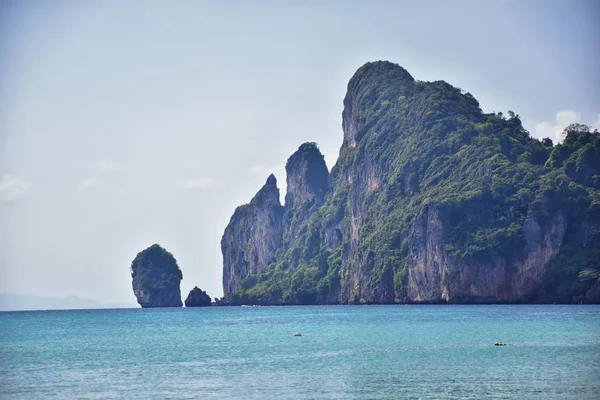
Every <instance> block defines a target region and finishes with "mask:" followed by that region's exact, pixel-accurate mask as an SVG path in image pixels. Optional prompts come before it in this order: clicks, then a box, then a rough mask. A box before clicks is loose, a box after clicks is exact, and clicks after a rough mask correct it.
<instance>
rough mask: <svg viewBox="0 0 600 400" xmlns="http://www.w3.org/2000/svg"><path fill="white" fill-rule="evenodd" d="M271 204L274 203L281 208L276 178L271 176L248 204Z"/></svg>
mask: <svg viewBox="0 0 600 400" xmlns="http://www.w3.org/2000/svg"><path fill="white" fill-rule="evenodd" d="M265 203H268V204H272V203H276V204H277V205H279V206H281V202H280V201H279V188H278V187H277V178H275V175H273V174H271V175H269V177H268V178H267V181H266V182H265V184H264V185H263V187H262V188H260V190H259V191H258V192H257V193H256V194H255V195H254V197H253V198H252V200H251V201H250V204H265Z"/></svg>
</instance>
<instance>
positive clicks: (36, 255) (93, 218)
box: [0, 0, 600, 303]
mask: <svg viewBox="0 0 600 400" xmlns="http://www.w3.org/2000/svg"><path fill="white" fill-rule="evenodd" d="M599 21H600V2H597V1H593V0H590V1H578V0H574V1H552V0H548V1H508V0H505V1H502V0H498V1H491V0H485V1H418V2H417V1H414V2H412V1H368V2H367V1H304V2H286V1H270V2H264V1H224V2H216V1H215V2H200V1H173V2H167V1H131V2H120V1H97V2H91V1H87V2H85V1H82V2H79V1H68V2H67V1H20V2H16V1H15V2H11V1H3V2H1V3H0V292H8V293H15V294H38V295H43V296H66V295H77V296H80V297H87V298H91V299H95V300H100V301H106V302H129V303H135V300H134V297H133V294H132V292H131V279H130V276H129V265H130V263H131V260H132V259H133V258H134V257H135V255H136V253H137V252H138V251H140V250H142V249H143V248H145V247H147V246H149V245H151V244H153V243H155V242H157V243H160V244H162V245H163V246H165V247H166V248H167V249H168V250H169V251H171V252H172V253H173V254H174V255H175V257H176V258H177V260H178V261H179V265H180V267H181V268H182V270H183V275H184V280H183V282H182V295H183V296H184V297H185V296H186V295H187V292H188V291H189V290H190V289H191V288H192V287H193V286H194V285H197V286H200V287H201V288H203V289H206V290H207V291H208V292H209V294H210V295H211V296H212V297H215V296H221V295H222V291H221V261H222V260H221V254H220V247H219V242H220V239H221V235H222V233H223V229H224V228H225V225H226V224H227V222H228V221H229V218H230V216H231V214H232V213H233V210H234V208H235V207H236V206H238V205H240V204H243V203H245V202H248V201H249V200H250V198H251V197H252V196H253V194H254V193H255V192H256V191H257V190H258V189H259V188H260V186H261V185H262V184H263V183H264V181H265V180H266V178H267V176H268V174H269V173H270V172H274V173H275V174H276V176H277V178H278V180H279V186H280V188H281V189H284V182H285V176H284V175H283V165H284V164H285V161H286V159H287V157H288V156H289V155H290V154H291V153H292V152H293V151H294V150H295V149H296V148H297V147H298V146H299V145H300V144H301V143H303V142H306V141H315V142H317V143H318V144H319V145H320V147H321V149H322V151H323V152H324V154H325V156H326V161H327V164H328V166H329V167H330V168H331V166H332V165H333V163H334V162H335V160H336V157H337V153H338V149H339V146H340V145H341V142H342V132H341V112H342V100H343V97H344V94H345V88H346V84H347V82H348V80H349V79H350V77H351V76H352V74H353V73H354V71H355V70H356V69H357V68H358V67H360V66H361V65H362V64H364V63H365V62H367V61H373V60H380V59H385V60H390V61H392V62H396V63H398V64H400V65H402V66H403V67H405V68H406V69H407V70H408V71H409V72H410V73H411V74H412V75H413V76H414V77H415V78H416V79H419V80H446V81H447V82H449V83H451V84H453V85H456V86H459V87H461V88H462V89H464V90H466V91H469V92H471V93H472V94H473V95H474V96H475V97H476V98H477V99H478V100H479V101H480V103H481V105H482V108H483V109H484V111H486V112H491V111H503V112H506V111H507V110H509V109H510V110H513V111H515V112H516V113H518V114H520V116H521V118H522V120H523V121H524V122H525V125H526V128H528V129H529V130H530V132H531V133H532V134H533V135H535V136H548V135H551V136H553V135H556V134H557V133H558V132H560V131H561V130H562V127H564V125H565V124H567V123H569V122H575V121H579V122H584V123H588V124H590V125H594V124H595V125H599V124H600V121H599V119H600V115H599V114H600V91H599V90H598V88H599V87H600V85H599V76H598V68H599V65H600V48H599V47H600V42H599V40H598V38H600V24H599Z"/></svg>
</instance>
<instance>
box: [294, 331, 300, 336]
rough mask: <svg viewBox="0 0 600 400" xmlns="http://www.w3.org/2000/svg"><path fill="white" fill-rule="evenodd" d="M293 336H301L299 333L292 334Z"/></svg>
mask: <svg viewBox="0 0 600 400" xmlns="http://www.w3.org/2000/svg"><path fill="white" fill-rule="evenodd" d="M294 336H302V334H301V333H300V332H296V333H294Z"/></svg>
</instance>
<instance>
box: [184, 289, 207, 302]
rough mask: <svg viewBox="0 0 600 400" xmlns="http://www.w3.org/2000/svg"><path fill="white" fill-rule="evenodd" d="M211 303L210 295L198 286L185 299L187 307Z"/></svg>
mask: <svg viewBox="0 0 600 400" xmlns="http://www.w3.org/2000/svg"><path fill="white" fill-rule="evenodd" d="M210 304H211V300H210V296H209V295H208V294H207V293H206V292H205V291H204V290H202V289H200V288H199V287H198V286H194V288H193V289H192V290H190V294H188V297H187V298H186V299H185V306H186V307H208V306H210Z"/></svg>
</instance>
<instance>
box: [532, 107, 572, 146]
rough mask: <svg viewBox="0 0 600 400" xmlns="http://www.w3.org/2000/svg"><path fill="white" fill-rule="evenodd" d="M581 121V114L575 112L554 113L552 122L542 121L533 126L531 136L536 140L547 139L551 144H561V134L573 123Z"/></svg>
mask: <svg viewBox="0 0 600 400" xmlns="http://www.w3.org/2000/svg"><path fill="white" fill-rule="evenodd" d="M579 121H581V113H578V112H577V111H575V110H563V111H559V112H557V113H556V115H555V116H554V120H553V121H542V122H539V123H537V124H535V130H534V133H533V136H534V137H536V138H538V139H543V138H547V137H549V138H550V139H552V142H554V143H559V142H562V139H563V137H562V132H563V131H564V130H565V128H566V127H567V126H568V125H570V124H573V123H575V122H579Z"/></svg>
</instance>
